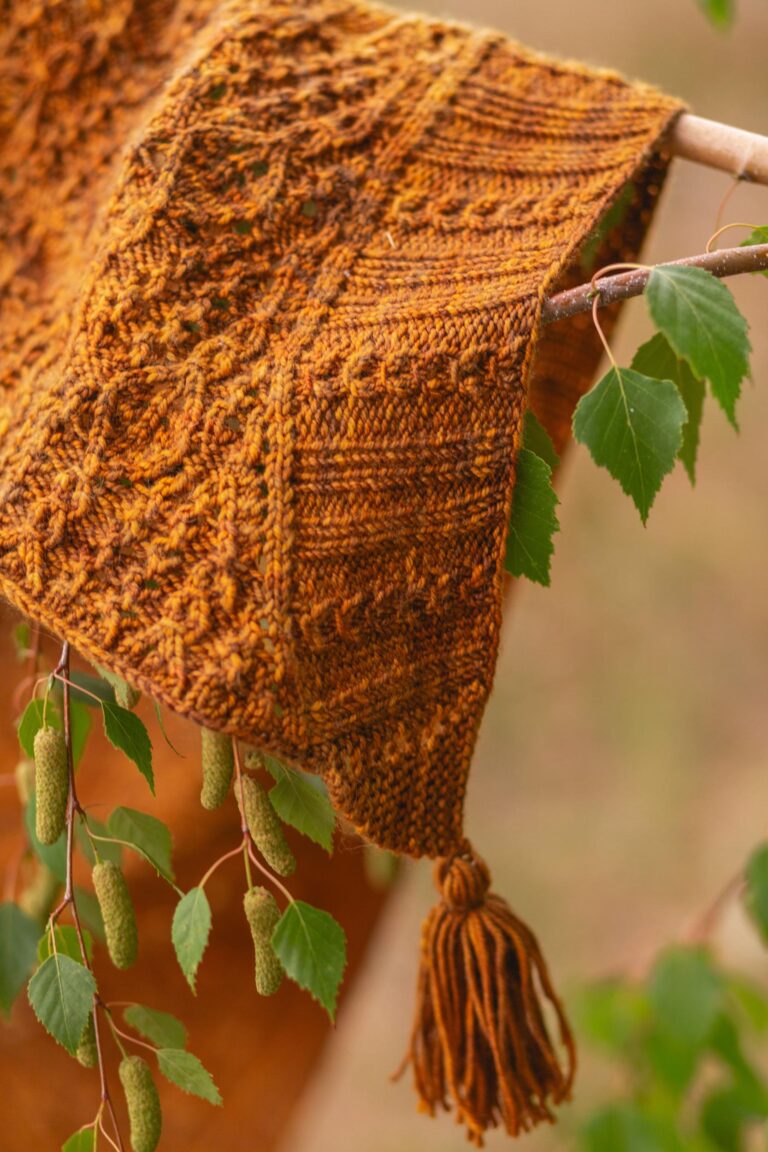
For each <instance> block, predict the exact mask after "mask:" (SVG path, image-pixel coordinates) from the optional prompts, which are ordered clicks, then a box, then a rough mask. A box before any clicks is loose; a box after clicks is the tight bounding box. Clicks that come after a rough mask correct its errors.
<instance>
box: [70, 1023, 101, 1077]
mask: <svg viewBox="0 0 768 1152" xmlns="http://www.w3.org/2000/svg"><path fill="white" fill-rule="evenodd" d="M75 1058H76V1059H77V1062H78V1064H82V1066H83V1068H95V1067H96V1065H97V1064H98V1062H99V1053H98V1050H97V1048H96V1031H95V1029H94V1027H93V1014H91V1015H90V1016H89V1017H88V1022H87V1024H86V1025H85V1028H83V1034H82V1036H81V1037H80V1041H79V1043H78V1045H77V1048H76V1050H75Z"/></svg>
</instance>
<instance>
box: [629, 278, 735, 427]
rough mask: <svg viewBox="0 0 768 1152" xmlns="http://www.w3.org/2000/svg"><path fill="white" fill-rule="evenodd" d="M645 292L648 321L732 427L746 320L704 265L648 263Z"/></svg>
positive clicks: (729, 294) (720, 283)
mask: <svg viewBox="0 0 768 1152" xmlns="http://www.w3.org/2000/svg"><path fill="white" fill-rule="evenodd" d="M645 297H646V300H647V301H648V308H649V310H650V313H651V317H652V319H653V322H654V324H655V325H656V327H657V328H658V329H659V331H661V332H663V334H664V335H665V336H666V338H667V340H668V341H669V343H670V344H671V345H672V347H673V348H674V350H675V352H676V353H677V355H678V356H680V357H682V358H683V359H684V360H687V361H688V363H689V364H690V366H691V369H692V371H693V373H694V375H695V376H698V377H699V379H701V380H709V383H710V386H711V388H712V395H713V396H714V397H715V399H716V400H717V402H718V404H719V405H720V407H721V408H722V409H723V411H724V412H725V414H726V416H727V417H728V419H729V420H730V422H731V424H733V426H734V428H735V427H736V401H737V400H738V398H739V393H740V391H741V381H742V380H743V379H744V377H745V376H746V375H747V374H748V372H749V352H750V344H749V339H748V337H747V322H746V320H745V319H744V317H743V316H742V314H741V312H740V311H739V309H738V307H737V306H736V301H735V300H734V298H733V295H732V293H731V291H730V289H729V288H727V287H726V286H725V284H723V283H722V281H721V280H718V279H717V277H715V276H713V275H712V273H711V272H707V271H706V270H705V269H704V268H686V267H675V266H673V265H670V264H666V265H661V266H659V267H657V268H654V269H653V271H652V272H651V275H650V276H649V278H648V284H647V286H646V289H645Z"/></svg>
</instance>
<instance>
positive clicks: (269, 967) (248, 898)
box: [243, 888, 284, 996]
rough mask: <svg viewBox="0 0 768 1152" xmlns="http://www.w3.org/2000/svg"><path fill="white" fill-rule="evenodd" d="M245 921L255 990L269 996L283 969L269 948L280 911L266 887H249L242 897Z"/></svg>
mask: <svg viewBox="0 0 768 1152" xmlns="http://www.w3.org/2000/svg"><path fill="white" fill-rule="evenodd" d="M243 908H244V909H245V918H246V920H247V921H248V926H249V927H250V929H251V936H252V937H253V951H254V976H255V980H256V991H257V992H258V993H259V995H261V996H273V995H274V993H275V992H277V990H278V988H279V987H280V985H281V984H282V982H283V975H284V973H283V966H282V964H281V963H280V961H279V960H278V958H277V956H276V955H275V950H274V948H273V947H272V933H273V932H274V930H275V927H276V925H277V922H278V920H279V919H280V909H279V908H278V906H277V901H276V900H275V898H274V896H273V895H272V893H271V892H268V891H267V889H266V888H251V889H250V890H249V891H248V892H246V894H245V896H244V898H243Z"/></svg>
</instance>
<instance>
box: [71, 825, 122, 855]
mask: <svg viewBox="0 0 768 1152" xmlns="http://www.w3.org/2000/svg"><path fill="white" fill-rule="evenodd" d="M88 827H89V828H90V830H91V832H93V834H94V836H109V829H108V828H107V826H106V824H102V822H101V821H100V820H97V819H96V818H95V817H94V816H91V815H90V814H89V815H88ZM75 835H76V836H77V842H78V844H79V845H80V851H81V852H82V854H83V856H85V858H86V860H87V861H88V863H89V864H90V865H91V866H93V865H94V864H95V863H96V853H95V852H94V850H93V844H92V843H91V838H90V836H89V835H88V833H87V832H86V830H85V822H84V820H83V818H82V816H81V815H80V814H79V813H78V815H77V822H76V824H75ZM97 844H98V845H99V856H100V857H101V859H102V860H111V861H112V863H113V864H120V863H121V862H122V856H123V850H122V848H121V847H120V845H119V844H114V843H112V842H111V841H110V840H97Z"/></svg>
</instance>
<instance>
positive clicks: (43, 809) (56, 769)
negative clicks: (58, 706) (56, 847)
mask: <svg viewBox="0 0 768 1152" xmlns="http://www.w3.org/2000/svg"><path fill="white" fill-rule="evenodd" d="M34 753H35V798H36V806H35V834H36V836H37V838H38V840H39V841H40V843H41V844H55V843H56V841H57V840H58V838H59V836H61V834H62V832H63V831H64V826H65V824H66V820H67V797H68V795H69V769H68V765H67V745H66V742H65V740H64V733H63V732H60V731H59V730H58V728H51V727H48V726H44V727H42V728H40V729H38V731H37V732H36V733H35V740H34Z"/></svg>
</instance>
